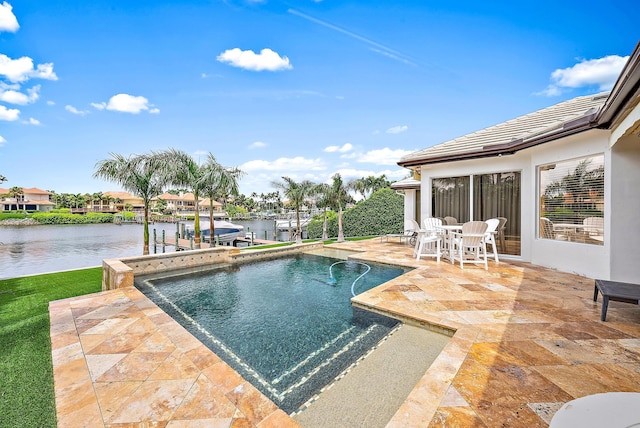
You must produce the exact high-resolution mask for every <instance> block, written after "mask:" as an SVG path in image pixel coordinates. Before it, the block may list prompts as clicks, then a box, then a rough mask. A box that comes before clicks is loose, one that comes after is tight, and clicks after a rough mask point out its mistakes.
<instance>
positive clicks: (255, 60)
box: [216, 48, 293, 71]
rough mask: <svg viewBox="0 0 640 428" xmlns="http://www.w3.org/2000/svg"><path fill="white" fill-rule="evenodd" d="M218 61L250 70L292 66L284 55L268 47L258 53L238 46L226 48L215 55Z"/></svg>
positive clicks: (270, 69) (282, 68) (288, 68)
mask: <svg viewBox="0 0 640 428" xmlns="http://www.w3.org/2000/svg"><path fill="white" fill-rule="evenodd" d="M216 59H217V60H218V61H219V62H222V63H226V64H229V65H231V66H233V67H238V68H244V69H245V70H251V71H265V70H266V71H280V70H290V69H292V68H293V66H292V65H291V63H290V62H289V58H287V57H286V56H282V57H281V56H280V55H278V53H277V52H274V51H272V50H271V49H269V48H265V49H262V50H261V51H260V53H259V54H257V53H255V52H254V51H252V50H246V51H243V50H240V48H233V49H228V50H226V51H224V52H222V53H221V54H220V55H218V56H217V57H216Z"/></svg>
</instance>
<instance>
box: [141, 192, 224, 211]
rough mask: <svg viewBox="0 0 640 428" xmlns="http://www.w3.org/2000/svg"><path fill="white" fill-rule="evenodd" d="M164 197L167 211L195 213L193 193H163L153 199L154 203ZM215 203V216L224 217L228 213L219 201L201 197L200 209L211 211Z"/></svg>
mask: <svg viewBox="0 0 640 428" xmlns="http://www.w3.org/2000/svg"><path fill="white" fill-rule="evenodd" d="M159 199H162V200H163V201H165V202H166V203H167V208H166V209H165V211H171V213H173V215H176V216H181V215H194V214H195V207H196V199H195V197H194V196H193V193H184V192H180V194H178V195H174V194H172V193H163V194H162V195H160V196H158V197H156V198H153V199H151V202H152V203H155V202H157V201H158V200H159ZM211 204H213V215H214V216H215V217H224V216H225V215H226V213H225V212H224V210H223V209H222V204H221V203H220V202H218V201H213V202H212V201H210V200H209V198H206V199H203V198H199V206H200V211H206V212H207V214H208V213H209V206H210V205H211Z"/></svg>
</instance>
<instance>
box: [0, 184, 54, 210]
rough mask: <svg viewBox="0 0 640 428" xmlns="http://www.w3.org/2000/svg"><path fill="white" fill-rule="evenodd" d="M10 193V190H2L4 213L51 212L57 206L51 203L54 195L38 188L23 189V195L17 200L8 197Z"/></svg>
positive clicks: (0, 194)
mask: <svg viewBox="0 0 640 428" xmlns="http://www.w3.org/2000/svg"><path fill="white" fill-rule="evenodd" d="M8 193H9V189H3V188H0V207H1V208H2V210H3V211H18V210H19V211H51V210H52V209H53V207H54V206H55V204H54V203H53V202H51V196H52V194H51V193H50V192H47V191H46V190H42V189H38V188H36V187H31V188H27V187H22V194H21V195H19V196H18V197H17V198H10V197H8V196H6V195H8ZM3 195H5V196H3Z"/></svg>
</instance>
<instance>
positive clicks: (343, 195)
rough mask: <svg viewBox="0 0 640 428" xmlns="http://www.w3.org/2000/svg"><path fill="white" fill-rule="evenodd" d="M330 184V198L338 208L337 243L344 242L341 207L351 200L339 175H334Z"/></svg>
mask: <svg viewBox="0 0 640 428" xmlns="http://www.w3.org/2000/svg"><path fill="white" fill-rule="evenodd" d="M331 178H332V179H333V183H331V191H330V198H331V200H332V201H333V203H334V205H335V206H337V207H338V242H343V241H344V231H343V229H342V206H343V204H346V203H347V202H349V201H350V200H351V199H352V198H351V197H350V196H349V192H348V190H347V187H346V186H345V185H344V182H343V181H342V177H341V176H340V174H335V175H334V176H333V177H331Z"/></svg>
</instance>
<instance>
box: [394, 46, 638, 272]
mask: <svg viewBox="0 0 640 428" xmlns="http://www.w3.org/2000/svg"><path fill="white" fill-rule="evenodd" d="M398 165H400V166H403V167H406V168H409V169H410V170H411V171H412V177H410V178H407V179H405V180H401V181H398V182H396V183H394V184H393V185H392V188H394V189H397V190H403V191H404V195H405V205H404V208H405V213H404V215H405V220H409V219H415V220H418V221H419V222H421V221H422V219H424V218H427V217H445V216H451V217H455V218H456V219H457V220H458V222H466V221H469V220H486V219H488V218H492V217H503V218H504V219H506V221H507V223H506V224H505V228H504V230H503V231H502V233H501V235H502V236H501V238H503V239H502V240H501V242H499V245H498V246H499V250H500V252H501V253H503V254H505V255H506V256H507V258H508V257H511V258H513V259H516V260H523V261H527V262H531V263H533V264H537V265H541V266H547V267H552V268H556V269H559V270H562V271H565V272H574V273H578V274H582V275H585V276H589V277H597V278H603V279H613V280H618V281H630V282H638V281H639V280H640V263H638V252H637V248H636V246H637V240H638V237H639V236H640V44H638V46H636V48H635V50H634V52H633V53H632V54H631V56H630V58H629V60H628V62H627V64H626V66H625V67H624V69H623V70H622V73H621V74H620V77H619V78H618V80H617V82H616V84H615V86H614V87H613V89H612V90H611V92H608V93H602V94H598V95H593V96H582V97H577V98H574V99H572V100H568V101H565V102H561V103H559V104H556V105H553V106H550V107H547V108H545V109H542V110H539V111H536V112H533V113H530V114H527V115H525V116H521V117H518V118H515V119H513V120H510V121H507V122H504V123H501V124H498V125H495V126H491V127H489V128H486V129H482V130H479V131H477V132H474V133H471V134H467V135H464V136H462V137H459V138H456V139H453V140H450V141H446V142H444V143H441V144H438V145H436V146H433V147H430V148H426V149H424V150H420V151H417V152H414V153H411V154H409V155H407V156H405V157H403V158H402V159H401V160H400V161H399V162H398Z"/></svg>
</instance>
